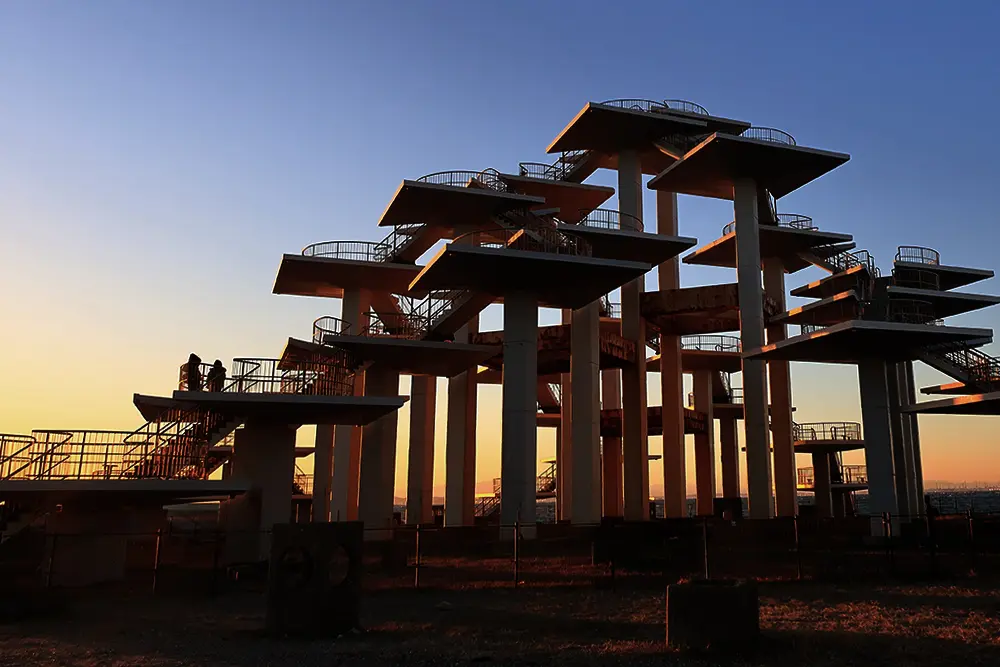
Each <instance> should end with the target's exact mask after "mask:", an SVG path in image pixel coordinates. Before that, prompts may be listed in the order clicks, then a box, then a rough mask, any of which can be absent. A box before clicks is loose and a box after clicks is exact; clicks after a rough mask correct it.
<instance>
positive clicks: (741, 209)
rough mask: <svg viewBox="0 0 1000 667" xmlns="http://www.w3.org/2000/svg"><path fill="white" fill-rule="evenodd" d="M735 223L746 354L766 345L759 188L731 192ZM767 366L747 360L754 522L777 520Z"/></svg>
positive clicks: (739, 185)
mask: <svg viewBox="0 0 1000 667" xmlns="http://www.w3.org/2000/svg"><path fill="white" fill-rule="evenodd" d="M733 199H734V209H735V218H736V264H737V279H738V281H739V288H738V291H739V297H740V337H741V339H742V341H743V349H744V350H755V349H757V348H760V347H763V346H764V302H763V290H762V288H761V279H760V240H759V231H758V226H757V184H756V183H755V182H754V181H753V180H752V179H740V180H738V181H736V183H735V185H734V187H733ZM767 407H768V406H767V369H766V365H765V362H763V361H758V360H755V359H744V360H743V410H744V419H743V426H744V429H745V431H746V433H745V437H744V442H745V445H746V450H747V496H748V500H749V505H750V518H752V519H767V518H770V517H771V516H772V515H773V498H772V495H771V453H770V445H769V434H768V411H767Z"/></svg>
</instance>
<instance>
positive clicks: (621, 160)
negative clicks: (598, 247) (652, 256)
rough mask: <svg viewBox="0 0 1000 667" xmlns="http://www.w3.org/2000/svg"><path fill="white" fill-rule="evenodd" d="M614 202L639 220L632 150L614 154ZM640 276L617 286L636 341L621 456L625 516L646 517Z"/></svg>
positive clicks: (625, 332) (625, 392)
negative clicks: (615, 196)
mask: <svg viewBox="0 0 1000 667" xmlns="http://www.w3.org/2000/svg"><path fill="white" fill-rule="evenodd" d="M618 205H619V209H620V212H621V213H622V214H623V215H631V216H633V217H635V218H637V219H638V220H642V171H641V169H640V164H639V155H638V153H636V151H634V150H628V151H623V152H622V153H619V155H618ZM642 291H643V278H636V279H635V280H632V281H630V282H628V283H626V284H625V285H623V286H622V288H621V299H622V337H623V338H626V339H628V340H633V341H635V343H636V363H635V364H632V365H627V366H626V367H625V368H623V369H622V458H623V460H624V461H623V462H624V477H623V479H624V487H625V512H624V513H625V518H626V519H628V520H631V521H645V520H648V519H649V442H648V437H649V431H648V429H647V424H646V419H647V414H646V354H645V352H646V323H645V320H643V319H642V315H641V313H640V311H639V304H640V298H641V297H640V295H641V294H642Z"/></svg>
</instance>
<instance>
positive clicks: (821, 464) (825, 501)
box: [812, 452, 843, 519]
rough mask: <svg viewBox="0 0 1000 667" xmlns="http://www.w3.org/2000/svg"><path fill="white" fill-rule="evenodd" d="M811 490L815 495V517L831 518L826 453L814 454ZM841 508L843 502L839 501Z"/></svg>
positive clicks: (828, 460)
mask: <svg viewBox="0 0 1000 667" xmlns="http://www.w3.org/2000/svg"><path fill="white" fill-rule="evenodd" d="M812 464H813V489H814V493H815V495H816V516H818V517H819V518H821V519H827V518H830V517H832V516H833V495H832V491H831V486H830V455H829V454H827V453H826V452H814V453H813V455H812ZM841 507H843V500H841Z"/></svg>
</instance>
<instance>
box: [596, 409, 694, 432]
mask: <svg viewBox="0 0 1000 667" xmlns="http://www.w3.org/2000/svg"><path fill="white" fill-rule="evenodd" d="M646 431H647V433H648V435H663V406H661V405H650V406H648V408H647V410H646ZM704 432H705V413H704V412H697V411H696V410H692V409H691V408H684V433H686V434H692V433H704ZM621 434H622V409H621V408H611V409H608V410H601V437H602V438H603V437H612V438H613V437H621Z"/></svg>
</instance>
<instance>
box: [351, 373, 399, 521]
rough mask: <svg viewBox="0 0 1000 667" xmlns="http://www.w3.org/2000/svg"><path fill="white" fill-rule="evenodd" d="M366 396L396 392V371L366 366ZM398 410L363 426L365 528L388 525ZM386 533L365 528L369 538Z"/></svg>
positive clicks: (360, 515) (360, 506)
mask: <svg viewBox="0 0 1000 667" xmlns="http://www.w3.org/2000/svg"><path fill="white" fill-rule="evenodd" d="M365 393H366V395H368V396H397V395H398V394H399V373H398V372H396V371H393V370H389V369H386V368H378V367H374V368H369V369H368V372H367V373H365ZM398 421H399V418H398V414H397V412H396V411H395V410H394V411H393V412H391V413H389V414H387V415H386V416H384V417H381V418H379V419H376V420H375V421H374V422H372V423H370V424H368V425H366V426H364V427H363V428H362V436H361V486H360V488H359V490H358V519H359V520H361V521H363V522H364V524H365V528H366V529H367V530H369V531H370V529H373V528H374V529H379V528H386V529H388V528H390V527H391V526H392V508H393V497H394V491H395V481H396V479H395V478H396V429H397V424H398ZM387 537H388V533H383V532H381V531H380V532H377V533H373V532H368V533H367V534H366V538H368V539H384V538H387Z"/></svg>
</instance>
